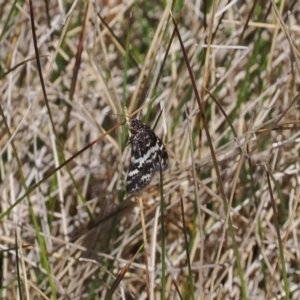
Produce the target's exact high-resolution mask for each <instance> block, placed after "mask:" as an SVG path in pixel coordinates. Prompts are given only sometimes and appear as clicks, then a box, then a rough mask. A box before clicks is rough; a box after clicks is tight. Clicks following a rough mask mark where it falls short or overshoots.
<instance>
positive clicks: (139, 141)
mask: <svg viewBox="0 0 300 300" xmlns="http://www.w3.org/2000/svg"><path fill="white" fill-rule="evenodd" d="M129 130H130V132H131V134H132V135H131V137H130V139H129V143H130V144H131V155H130V165H129V170H128V174H127V179H126V192H127V193H129V194H135V193H138V192H140V191H141V190H143V189H144V188H145V187H146V186H147V185H148V184H149V183H150V182H151V180H152V178H153V176H154V174H155V173H156V172H159V170H160V167H161V169H162V171H164V170H166V169H167V167H168V153H167V151H166V148H165V146H164V145H163V143H162V141H161V140H160V139H159V138H158V137H157V136H156V134H155V133H154V131H153V130H152V129H151V128H150V127H149V126H147V125H145V124H143V123H142V122H141V121H140V120H138V119H131V120H130V123H129Z"/></svg>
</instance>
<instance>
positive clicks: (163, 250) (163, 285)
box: [159, 164, 166, 300]
mask: <svg viewBox="0 0 300 300" xmlns="http://www.w3.org/2000/svg"><path fill="white" fill-rule="evenodd" d="M159 166H160V170H159V190H160V227H161V232H160V233H161V294H160V299H161V300H165V299H166V235H165V200H164V190H163V175H162V169H161V164H159Z"/></svg>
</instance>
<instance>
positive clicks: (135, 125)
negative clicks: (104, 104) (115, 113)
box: [129, 119, 144, 134]
mask: <svg viewBox="0 0 300 300" xmlns="http://www.w3.org/2000/svg"><path fill="white" fill-rule="evenodd" d="M142 127H144V124H143V123H142V122H141V121H140V120H138V119H131V120H130V122H129V129H130V131H131V133H132V134H135V133H137V132H138V131H139V129H141V128H142Z"/></svg>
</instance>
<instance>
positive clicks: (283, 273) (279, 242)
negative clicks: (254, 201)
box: [265, 166, 290, 300]
mask: <svg viewBox="0 0 300 300" xmlns="http://www.w3.org/2000/svg"><path fill="white" fill-rule="evenodd" d="M265 171H266V174H267V181H268V187H269V192H270V198H271V205H272V209H273V212H274V223H275V224H274V225H275V229H276V235H277V240H278V247H279V254H280V261H281V268H282V276H283V282H284V291H285V299H286V300H289V299H290V287H289V282H288V278H287V272H286V267H285V257H284V251H283V246H282V240H281V235H280V229H279V228H280V225H279V221H278V212H277V207H276V203H275V199H274V196H273V191H272V185H271V180H270V177H272V175H271V173H270V172H269V170H268V168H267V167H266V166H265ZM272 179H273V180H274V182H275V184H276V181H275V178H274V177H272Z"/></svg>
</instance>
